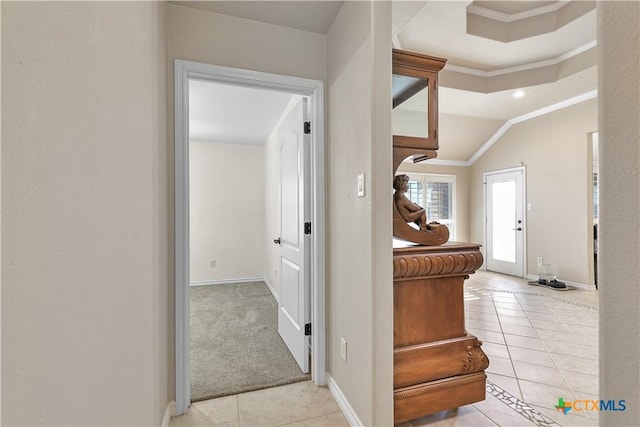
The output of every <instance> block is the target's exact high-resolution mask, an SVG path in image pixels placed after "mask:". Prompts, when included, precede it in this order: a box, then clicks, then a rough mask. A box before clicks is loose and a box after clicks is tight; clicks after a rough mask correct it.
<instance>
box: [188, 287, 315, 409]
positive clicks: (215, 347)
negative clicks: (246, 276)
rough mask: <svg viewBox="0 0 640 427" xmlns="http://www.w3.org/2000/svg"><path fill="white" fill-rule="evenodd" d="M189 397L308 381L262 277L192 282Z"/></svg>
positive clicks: (207, 397) (227, 393) (196, 397)
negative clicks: (280, 331)
mask: <svg viewBox="0 0 640 427" xmlns="http://www.w3.org/2000/svg"><path fill="white" fill-rule="evenodd" d="M190 302H191V325H190V327H191V400H192V401H194V402H195V401H199V400H206V399H211V398H214V397H220V396H226V395H230V394H236V393H243V392H246V391H252V390H259V389H262V388H268V387H275V386H278V385H283V384H289V383H293V382H297V381H306V380H308V379H309V375H307V374H303V373H302V371H301V370H300V368H299V367H298V365H297V364H296V362H295V360H294V359H293V357H292V356H291V354H290V353H289V351H288V349H287V348H286V346H285V344H284V342H283V341H282V339H281V338H280V335H278V318H277V315H278V312H277V310H278V304H277V302H276V300H275V298H274V297H273V296H272V295H271V292H269V288H267V286H266V285H265V284H264V282H254V283H237V284H221V285H207V286H192V287H191V288H190Z"/></svg>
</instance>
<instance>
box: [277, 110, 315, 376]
mask: <svg viewBox="0 0 640 427" xmlns="http://www.w3.org/2000/svg"><path fill="white" fill-rule="evenodd" d="M306 101H307V100H306V98H302V99H300V101H299V102H298V103H297V104H296V106H295V107H294V108H293V109H292V110H291V112H290V113H289V115H288V116H287V117H286V118H285V119H284V120H283V122H282V125H281V128H280V130H281V131H280V133H279V139H280V144H281V145H280V161H281V174H280V208H281V210H280V222H281V225H280V232H281V236H280V284H281V291H280V294H281V295H280V301H279V303H278V333H279V334H280V336H281V337H282V339H283V341H284V342H285V344H286V345H287V347H288V348H289V351H290V352H291V354H292V355H293V357H294V358H295V360H296V362H298V365H300V369H302V371H303V372H305V373H307V372H309V336H308V335H306V334H305V324H307V323H308V322H309V307H310V303H309V294H310V291H309V286H308V285H309V271H308V268H305V266H306V265H308V263H307V258H308V256H309V238H308V236H307V235H306V234H305V221H307V218H308V215H309V211H310V210H309V209H308V206H307V202H306V198H305V195H308V194H309V192H308V191H307V187H308V186H309V184H310V183H309V180H308V179H305V178H306V176H305V172H306V171H309V153H308V152H309V146H310V141H309V140H308V139H309V135H308V134H305V125H304V123H305V121H306V114H307V107H306ZM307 198H308V197H307Z"/></svg>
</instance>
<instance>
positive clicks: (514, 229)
mask: <svg viewBox="0 0 640 427" xmlns="http://www.w3.org/2000/svg"><path fill="white" fill-rule="evenodd" d="M512 230H513V231H522V227H518V228H512Z"/></svg>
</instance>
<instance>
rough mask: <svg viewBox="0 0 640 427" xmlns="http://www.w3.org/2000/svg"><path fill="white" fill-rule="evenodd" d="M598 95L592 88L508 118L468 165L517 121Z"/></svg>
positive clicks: (569, 105)
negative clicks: (580, 93)
mask: <svg viewBox="0 0 640 427" xmlns="http://www.w3.org/2000/svg"><path fill="white" fill-rule="evenodd" d="M597 96H598V91H597V90H592V91H589V92H587V93H583V94H582V95H578V96H574V97H573V98H569V99H565V100H564V101H561V102H558V103H556V104H552V105H549V106H546V107H543V108H540V109H538V110H535V111H532V112H530V113H527V114H523V115H521V116H518V117H514V118H512V119H509V120H507V121H506V122H505V123H504V124H503V125H502V126H501V127H500V129H498V130H497V131H496V133H494V134H493V135H492V136H491V138H489V139H488V140H487V142H485V143H484V144H483V145H482V147H480V149H478V151H476V153H475V154H474V155H473V156H471V158H470V159H469V160H468V161H467V164H468V166H471V165H473V164H474V163H475V162H476V160H478V159H479V158H480V157H481V156H482V155H483V154H484V153H485V152H486V151H487V150H488V149H489V148H491V146H492V145H493V144H495V143H496V141H498V139H500V137H501V136H502V135H504V133H505V132H506V131H507V130H509V128H510V127H511V126H513V125H515V124H517V123H521V122H524V121H527V120H531V119H535V118H536V117H540V116H543V115H545V114H549V113H552V112H554V111H558V110H561V109H563V108H567V107H571V106H572V105H576V104H579V103H581V102H584V101H588V100H590V99H593V98H596V97H597Z"/></svg>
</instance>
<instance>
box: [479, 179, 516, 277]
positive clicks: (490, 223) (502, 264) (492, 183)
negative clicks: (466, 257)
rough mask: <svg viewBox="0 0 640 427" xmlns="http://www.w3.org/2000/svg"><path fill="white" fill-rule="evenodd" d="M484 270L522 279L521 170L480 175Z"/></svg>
mask: <svg viewBox="0 0 640 427" xmlns="http://www.w3.org/2000/svg"><path fill="white" fill-rule="evenodd" d="M484 182H485V219H486V233H485V235H486V248H487V249H486V251H487V253H486V260H487V261H486V267H487V270H490V271H495V272H498V273H504V274H509V275H512V276H518V277H525V239H526V228H525V226H526V221H525V209H524V204H525V180H524V168H515V169H509V170H505V171H497V172H490V173H485V174H484Z"/></svg>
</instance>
